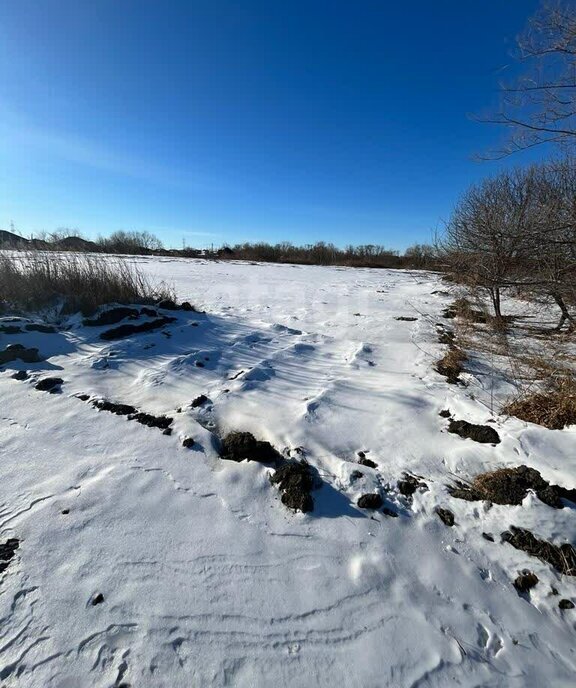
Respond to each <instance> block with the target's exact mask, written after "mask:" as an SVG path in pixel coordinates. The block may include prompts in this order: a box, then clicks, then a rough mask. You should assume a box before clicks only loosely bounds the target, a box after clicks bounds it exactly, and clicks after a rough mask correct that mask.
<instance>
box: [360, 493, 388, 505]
mask: <svg viewBox="0 0 576 688" xmlns="http://www.w3.org/2000/svg"><path fill="white" fill-rule="evenodd" d="M357 503H358V506H359V507H360V508H361V509H379V508H380V507H381V506H382V505H383V504H384V500H383V499H382V497H381V496H380V495H379V494H378V493H377V492H373V493H369V494H363V495H362V496H361V497H360V499H359V500H358V502H357Z"/></svg>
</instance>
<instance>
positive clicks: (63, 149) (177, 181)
mask: <svg viewBox="0 0 576 688" xmlns="http://www.w3.org/2000/svg"><path fill="white" fill-rule="evenodd" d="M0 134H1V135H2V136H3V137H8V140H10V141H12V142H14V143H18V145H22V146H28V147H31V148H34V149H37V150H38V151H40V152H43V153H48V154H49V155H52V156H56V157H58V158H60V159H62V160H67V161H69V162H72V163H75V164H79V165H84V166H86V167H92V168H94V169H99V170H104V171H106V172H110V173H112V174H115V175H118V176H124V177H132V178H134V179H141V180H143V181H149V182H154V183H158V184H163V185H167V186H171V187H176V188H179V189H187V190H195V189H197V190H201V189H206V188H209V187H210V186H211V184H210V183H209V182H208V181H207V179H206V178H204V177H202V178H200V177H199V176H194V175H191V174H190V173H189V172H187V171H186V172H180V171H178V170H174V169H173V168H171V167H167V166H166V165H162V164H158V163H155V162H152V161H150V160H147V159H145V158H142V157H140V156H138V155H137V154H134V155H132V154H130V153H127V152H125V151H117V150H113V149H112V148H110V147H108V146H106V145H104V144H101V143H100V142H95V141H92V140H89V139H85V138H83V137H80V136H77V135H75V134H70V133H62V132H57V131H53V130H49V129H46V128H43V127H38V126H36V125H34V124H31V123H29V122H25V121H22V119H21V118H15V117H14V116H13V115H11V114H9V113H7V112H5V111H4V112H0Z"/></svg>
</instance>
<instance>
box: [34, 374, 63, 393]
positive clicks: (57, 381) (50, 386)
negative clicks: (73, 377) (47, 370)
mask: <svg viewBox="0 0 576 688" xmlns="http://www.w3.org/2000/svg"><path fill="white" fill-rule="evenodd" d="M63 384H64V380H63V379H62V378H61V377H44V378H42V379H41V380H38V382H37V383H36V384H35V385H34V388H35V389H37V390H39V391H40V392H56V391H57V390H58V388H59V387H60V386H61V385H63Z"/></svg>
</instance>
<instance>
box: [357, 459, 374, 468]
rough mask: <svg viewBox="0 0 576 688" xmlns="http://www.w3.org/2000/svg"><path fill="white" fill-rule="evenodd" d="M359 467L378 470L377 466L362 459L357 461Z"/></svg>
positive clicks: (368, 460)
mask: <svg viewBox="0 0 576 688" xmlns="http://www.w3.org/2000/svg"><path fill="white" fill-rule="evenodd" d="M358 463H359V464H360V465H361V466H368V468H378V464H377V463H375V462H374V461H371V460H370V459H366V458H362V459H360V460H359V461H358Z"/></svg>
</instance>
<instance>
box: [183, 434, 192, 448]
mask: <svg viewBox="0 0 576 688" xmlns="http://www.w3.org/2000/svg"><path fill="white" fill-rule="evenodd" d="M182 446H183V447H186V449H191V448H192V447H193V446H194V438H193V437H186V438H185V439H183V440H182Z"/></svg>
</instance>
